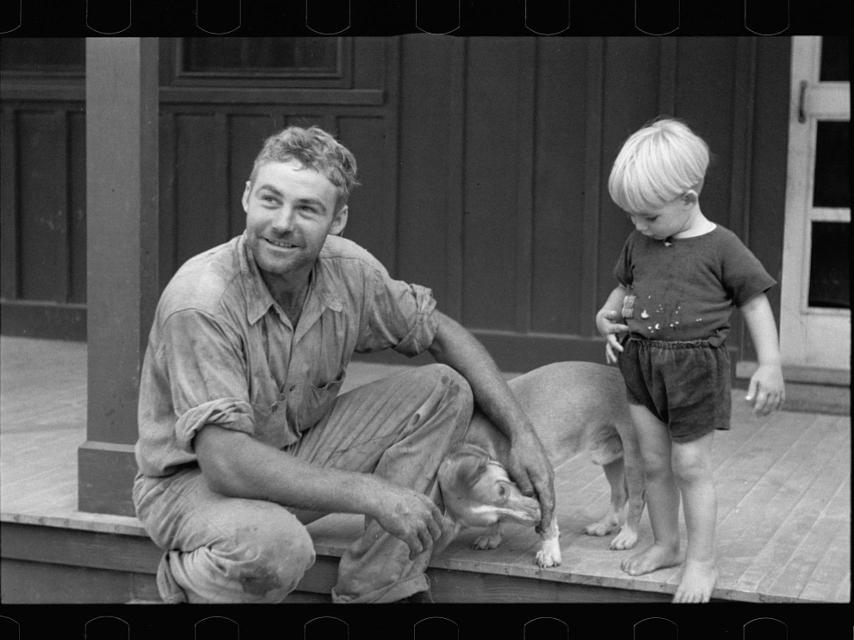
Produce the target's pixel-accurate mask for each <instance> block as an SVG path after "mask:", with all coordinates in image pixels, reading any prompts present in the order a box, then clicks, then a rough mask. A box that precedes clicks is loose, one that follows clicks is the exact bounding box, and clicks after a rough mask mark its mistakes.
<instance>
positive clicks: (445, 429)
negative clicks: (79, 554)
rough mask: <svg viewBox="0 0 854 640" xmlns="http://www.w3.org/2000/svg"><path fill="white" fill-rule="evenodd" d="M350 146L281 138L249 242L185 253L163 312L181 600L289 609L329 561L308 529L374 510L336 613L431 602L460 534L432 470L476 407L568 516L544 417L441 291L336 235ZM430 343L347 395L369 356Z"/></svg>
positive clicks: (149, 436) (161, 466) (171, 541)
mask: <svg viewBox="0 0 854 640" xmlns="http://www.w3.org/2000/svg"><path fill="white" fill-rule="evenodd" d="M356 184H357V182H356V161H355V159H354V158H353V156H352V154H351V153H350V152H349V151H348V150H347V149H346V148H345V147H344V146H342V145H341V144H340V143H339V142H337V141H336V140H335V139H334V138H333V137H332V136H330V135H329V134H327V133H326V132H324V131H323V130H321V129H318V128H316V127H311V128H308V129H301V128H298V127H290V128H288V129H285V130H284V131H282V132H280V133H279V134H277V135H274V136H272V137H270V138H269V139H268V140H267V141H266V142H265V144H264V147H263V149H262V150H261V152H260V153H259V155H258V157H257V158H256V160H255V163H254V166H253V169H252V173H251V175H250V178H249V180H248V182H247V183H246V188H245V190H244V193H243V198H242V203H243V209H244V210H245V212H246V231H245V232H244V233H243V234H242V235H240V236H238V237H236V238H233V239H232V240H231V241H229V242H227V243H226V244H223V245H220V246H218V247H214V248H213V249H210V250H209V251H206V252H205V253H202V254H200V255H198V256H196V257H194V258H191V259H190V260H188V261H187V262H186V263H185V264H184V265H183V266H182V267H181V268H180V269H179V270H178V272H177V273H176V274H175V276H174V277H173V278H172V280H171V281H170V282H169V284H168V285H167V287H166V289H165V290H164V292H163V295H162V296H161V299H160V302H159V304H158V306H157V312H156V314H155V319H154V323H153V326H152V329H151V334H150V337H149V343H148V349H147V351H146V355H145V360H144V363H143V368H142V376H141V380H140V398H139V440H138V442H137V444H136V460H137V464H138V466H139V473H138V474H137V477H136V481H135V483H134V490H133V498H134V504H135V506H136V510H137V515H138V516H139V518H140V520H141V521H142V522H143V524H144V526H145V528H146V530H147V531H148V533H149V535H150V536H151V537H152V539H153V540H154V542H155V543H156V544H157V545H158V546H160V547H161V548H163V549H164V551H165V553H164V556H163V558H162V560H161V562H160V565H159V567H158V571H157V586H158V590H159V592H160V595H161V596H162V597H163V599H164V600H165V601H166V602H278V601H281V600H283V599H284V598H285V597H286V596H287V594H288V593H290V592H291V591H293V589H294V588H296V586H297V584H298V583H299V581H300V579H301V578H302V576H303V575H304V573H305V571H306V570H307V569H308V568H309V567H310V566H311V565H312V563H313V562H314V557H315V554H314V548H313V544H312V541H311V538H310V536H309V534H308V532H307V530H306V529H305V526H304V525H305V524H307V523H309V522H311V521H312V520H314V519H316V518H318V517H320V516H321V515H323V514H326V513H333V512H342V513H359V514H364V515H365V529H364V532H363V533H362V535H361V536H360V537H359V538H358V539H357V540H356V541H355V542H354V543H353V544H352V545H351V546H350V548H349V549H348V550H347V551H346V553H345V554H344V556H343V557H342V558H341V563H340V566H339V576H338V582H337V584H336V585H335V587H334V589H333V591H332V599H333V601H335V602H342V603H343V602H392V601H398V600H402V599H405V598H410V597H416V598H417V597H418V596H419V594H423V592H425V591H427V590H428V588H429V585H428V583H427V579H426V577H425V576H424V571H425V569H426V567H427V564H428V562H429V560H430V555H431V553H432V551H433V548H434V545H435V544H436V541H437V540H438V539H439V538H440V537H441V536H442V534H443V525H444V524H445V522H444V519H443V517H442V511H441V507H442V505H441V495H440V494H439V490H438V487H437V484H436V472H437V469H438V467H439V464H440V463H441V461H442V459H443V458H444V456H445V453H446V452H447V450H448V449H449V447H450V446H451V445H452V444H453V443H455V442H456V441H457V440H458V439H459V438H461V437H462V435H463V433H464V432H465V429H466V428H467V426H468V423H469V421H470V420H471V414H472V410H473V403H474V402H477V404H478V406H479V407H480V408H481V409H482V410H483V411H484V412H485V413H486V414H487V415H488V416H489V417H490V418H491V419H492V420H493V422H494V423H495V424H496V426H497V427H498V428H500V429H502V430H503V431H504V432H505V433H506V434H507V435H508V437H509V438H510V441H511V443H512V449H511V465H510V473H511V475H512V476H513V479H514V480H515V481H516V482H517V483H518V484H519V486H520V487H521V488H522V490H523V491H527V492H529V493H532V494H533V495H535V496H537V498H538V499H539V501H540V503H541V506H542V520H543V522H548V521H549V519H550V518H551V513H552V511H553V509H554V490H553V473H552V469H551V466H550V465H549V463H548V460H547V458H546V456H545V453H544V451H543V448H542V445H541V444H540V442H539V440H538V439H537V436H536V435H535V433H534V431H533V427H532V426H531V424H530V421H529V420H528V418H527V417H526V416H525V414H524V413H523V412H522V410H521V408H520V407H519V406H518V404H517V403H516V401H515V400H514V399H513V396H512V394H511V393H510V390H509V388H508V387H507V385H506V383H505V382H504V378H503V377H502V376H501V374H500V373H499V371H498V370H497V368H496V366H495V363H494V362H493V361H492V359H491V358H490V357H489V355H488V354H487V353H486V351H485V350H484V348H483V347H482V346H481V345H480V343H478V342H477V341H476V340H475V338H474V337H473V336H472V335H471V334H470V333H469V332H468V331H467V330H465V329H464V328H463V327H461V326H460V325H459V324H458V323H456V322H454V321H453V320H451V319H450V318H448V317H447V316H445V315H444V314H442V313H441V312H440V311H438V310H437V309H436V301H435V300H434V299H433V297H432V294H431V292H430V290H429V289H427V288H425V287H422V286H419V285H416V284H409V283H405V282H402V281H399V280H395V279H393V278H392V277H391V276H390V275H389V274H388V272H387V271H386V269H385V268H384V267H383V266H382V265H381V264H380V263H379V262H378V261H377V260H376V259H375V258H374V257H373V256H371V255H370V254H369V253H368V252H367V251H365V250H364V249H362V248H361V247H359V246H358V245H356V244H355V243H353V242H351V241H349V240H345V239H343V238H341V237H340V235H339V234H340V233H341V231H342V230H343V229H344V227H345V226H346V224H347V217H348V215H349V210H348V204H347V202H348V197H349V194H350V191H351V189H352V188H353V187H354V186H355V185H356ZM381 349H394V350H396V351H398V352H400V353H402V354H404V355H407V356H414V355H416V354H418V353H421V352H423V351H429V352H430V353H431V354H432V355H433V356H434V358H435V359H436V361H437V364H433V365H427V366H423V367H417V368H413V369H412V370H411V371H409V372H407V373H405V374H403V375H396V376H394V377H392V378H388V379H385V380H379V381H377V382H374V383H372V384H368V385H365V386H363V387H359V388H357V389H354V390H352V391H350V392H348V393H345V394H339V393H338V391H339V389H340V387H341V383H342V381H343V379H344V376H345V373H346V369H347V365H348V364H349V362H350V359H351V357H352V356H353V354H354V353H356V352H370V351H377V350H381Z"/></svg>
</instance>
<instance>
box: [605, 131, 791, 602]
mask: <svg viewBox="0 0 854 640" xmlns="http://www.w3.org/2000/svg"><path fill="white" fill-rule="evenodd" d="M708 164H709V151H708V147H707V146H706V143H705V142H704V141H703V140H702V139H700V138H699V137H698V136H697V135H696V134H694V133H693V132H692V131H691V130H690V129H689V128H688V127H687V126H685V124H683V123H682V122H680V121H678V120H674V119H659V120H657V121H653V122H652V123H651V124H649V125H648V126H645V127H644V128H642V129H640V130H639V131H637V132H636V133H635V134H633V135H632V136H631V137H629V139H628V140H627V141H626V142H625V144H624V145H623V148H622V149H621V150H620V153H619V155H618V156H617V159H616V160H615V162H614V167H613V169H612V170H611V176H610V178H609V180H608V191H609V192H610V194H611V198H612V199H613V200H614V202H615V203H616V204H617V205H618V206H619V207H620V208H621V209H624V210H625V211H626V212H627V213H628V214H629V217H630V218H631V220H632V223H633V224H634V225H635V231H633V232H632V233H631V234H630V235H629V237H628V239H627V240H626V242H625V245H624V246H623V251H622V253H621V255H620V257H619V259H618V261H617V265H616V267H615V268H614V274H615V276H616V278H617V280H618V281H619V283H620V284H619V285H618V286H617V287H616V288H615V289H614V290H613V291H612V292H611V295H610V296H608V300H607V302H606V303H605V305H604V306H603V307H602V308H601V309H600V310H599V312H598V313H597V314H596V327H597V329H598V330H599V332H600V333H601V334H602V335H603V336H605V338H606V340H607V342H606V346H605V353H606V359H607V361H608V362H609V363H615V362H619V367H620V371H621V372H622V374H623V378H624V379H625V382H626V389H627V396H628V400H629V408H630V411H631V415H632V420H633V422H634V425H635V429H636V431H637V436H638V442H639V447H640V451H641V457H642V462H643V467H644V474H645V477H646V492H647V500H648V504H649V517H650V522H651V524H652V531H653V536H654V540H653V543H652V545H651V546H650V547H648V548H647V549H644V550H643V551H640V552H639V553H637V554H635V555H633V556H631V557H629V558H627V559H625V560H624V561H623V563H622V568H623V570H624V571H626V572H627V573H629V574H631V575H640V574H643V573H649V572H650V571H655V570H656V569H661V568H664V567H669V566H674V565H677V564H680V563H681V562H682V561H683V559H684V562H685V565H684V570H683V573H682V579H681V581H680V584H679V587H678V588H677V590H676V595H675V596H674V598H673V601H674V602H707V601H708V600H709V598H710V597H711V594H712V590H713V588H714V585H715V581H716V579H717V568H716V565H715V551H714V532H715V520H716V514H717V502H716V497H715V487H714V480H713V474H712V468H711V447H712V436H713V434H714V431H715V429H729V420H730V409H731V397H730V365H729V356H728V354H727V349H726V346H725V341H726V337H727V334H728V333H729V329H730V325H729V317H730V314H731V312H732V306H733V305H735V306H737V307H738V308H739V309H740V310H741V312H742V314H743V316H744V319H745V322H746V323H747V327H748V329H749V330H750V335H751V337H752V339H753V344H754V346H755V347H756V353H757V356H758V360H759V368H758V369H757V370H756V373H754V374H753V377H752V378H751V379H750V386H749V389H748V393H747V401H748V402H751V403H753V406H754V411H755V412H756V413H757V414H759V415H766V414H768V413H770V412H771V411H773V410H775V409H778V408H779V407H780V406H781V405H782V403H783V400H784V391H783V374H782V371H781V369H780V354H779V350H778V347H777V328H776V325H775V323H774V317H773V315H772V314H771V307H770V305H769V304H768V298H766V296H765V291H767V290H768V289H769V288H770V287H772V286H773V285H774V284H776V282H775V281H774V279H773V278H771V276H770V275H768V273H767V272H766V271H765V269H764V268H763V267H762V265H761V264H760V263H759V261H758V260H757V259H756V257H755V256H754V255H753V254H752V253H751V252H750V251H749V250H748V249H747V248H746V247H745V246H744V245H743V244H742V243H741V241H740V240H739V239H738V238H737V237H736V235H735V234H734V233H732V232H731V231H729V230H728V229H725V228H724V227H722V226H720V225H716V224H715V223H713V222H711V221H709V220H708V219H707V218H706V217H705V216H704V215H703V212H702V211H701V209H700V202H699V195H700V191H701V189H702V187H703V180H704V177H705V173H706V168H707V166H708ZM620 318H621V319H620ZM617 334H624V335H622V336H621V339H620V340H618V338H617ZM618 353H619V356H618ZM680 495H681V498H682V501H683V503H684V513H685V524H686V528H687V531H688V545H687V549H686V551H685V554H684V555H683V553H682V550H681V549H680V545H679V521H678V518H679V499H680Z"/></svg>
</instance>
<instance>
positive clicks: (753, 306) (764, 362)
mask: <svg viewBox="0 0 854 640" xmlns="http://www.w3.org/2000/svg"><path fill="white" fill-rule="evenodd" d="M741 313H742V315H743V316H744V320H745V322H746V323H747V328H748V329H749V330H750V337H751V338H752V339H753V346H754V347H755V348H756V356H757V358H758V360H759V368H758V369H757V370H756V372H755V373H754V374H753V375H752V376H751V377H750V387H749V388H748V390H747V397H746V398H745V399H746V400H747V401H748V402H751V403H753V410H754V412H755V413H757V414H758V415H761V416H764V415H767V414H769V413H771V412H772V411H774V410H776V409H779V408H780V407H781V406H782V405H783V401H784V400H785V399H786V392H785V389H784V386H783V370H782V369H781V368H780V349H779V347H778V346H777V325H776V324H775V323H774V315H773V314H772V313H771V305H770V304H769V303H768V298H767V297H766V295H765V294H764V293H760V294H759V295H756V296H753V297H752V298H751V299H750V300H748V301H747V302H745V303H744V305H743V306H742V307H741Z"/></svg>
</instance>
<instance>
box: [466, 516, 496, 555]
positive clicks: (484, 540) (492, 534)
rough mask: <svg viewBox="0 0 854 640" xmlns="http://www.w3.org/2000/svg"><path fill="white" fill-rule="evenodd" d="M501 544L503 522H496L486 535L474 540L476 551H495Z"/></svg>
mask: <svg viewBox="0 0 854 640" xmlns="http://www.w3.org/2000/svg"><path fill="white" fill-rule="evenodd" d="M500 544H501V522H500V521H499V522H496V523H495V524H493V525H492V526H490V527H489V528H488V529H487V530H486V533H483V534H481V535H479V536H478V537H477V538H475V539H474V543H473V544H472V546H473V547H474V548H475V549H480V550H484V549H494V548H495V547H497V546H498V545H500Z"/></svg>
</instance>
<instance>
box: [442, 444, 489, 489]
mask: <svg viewBox="0 0 854 640" xmlns="http://www.w3.org/2000/svg"><path fill="white" fill-rule="evenodd" d="M449 457H450V458H451V459H452V461H453V463H454V466H455V467H456V470H457V471H456V481H457V482H458V483H459V484H460V485H462V486H464V487H467V488H471V487H473V486H474V485H475V484H477V481H478V480H480V478H481V476H482V475H483V474H484V473H485V472H486V466H487V464H488V463H489V456H488V455H487V453H486V451H484V450H483V449H481V448H480V447H476V446H473V445H469V446H466V447H462V448H460V449H458V450H456V451H454V452H453V453H452V454H451V455H450V456H449Z"/></svg>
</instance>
